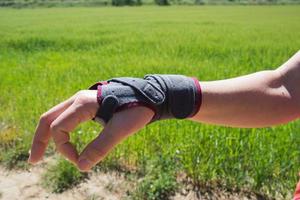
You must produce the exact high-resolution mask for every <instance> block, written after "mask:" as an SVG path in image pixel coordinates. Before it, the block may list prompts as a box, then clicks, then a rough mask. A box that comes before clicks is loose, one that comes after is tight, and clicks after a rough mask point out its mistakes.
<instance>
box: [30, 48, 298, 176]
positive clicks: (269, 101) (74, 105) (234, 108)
mask: <svg viewBox="0 0 300 200" xmlns="http://www.w3.org/2000/svg"><path fill="white" fill-rule="evenodd" d="M200 85H201V89H202V98H203V99H202V105H201V108H200V110H199V112H198V113H197V114H196V115H195V116H194V117H192V118H190V119H189V120H193V121H197V122H201V123H209V124H218V125H224V126H231V127H249V128H253V127H268V126H274V125H278V124H284V123H287V122H290V121H292V120H296V119H297V118H298V117H299V114H300V90H299V89H298V86H299V85H300V51H298V52H297V53H296V54H295V55H294V56H293V57H292V58H290V59H289V60H288V61H287V62H286V63H284V64H283V65H282V66H280V67H278V68H277V69H276V70H270V71H261V72H257V73H253V74H249V75H246V76H241V77H237V78H232V79H227V80H218V81H211V82H202V81H201V82H200ZM95 97H96V91H93V90H83V91H79V92H78V93H76V94H75V95H73V96H72V97H70V98H69V99H68V100H66V101H64V102H62V103H60V104H59V105H57V106H55V107H53V108H51V109H50V110H49V111H47V112H46V113H44V114H43V115H42V116H41V118H40V121H39V124H38V126H37V128H36V132H35V136H34V139H33V144H32V147H31V154H30V157H29V159H28V161H29V162H30V163H32V164H35V163H37V162H38V161H39V160H40V159H41V158H42V157H43V154H44V152H45V150H46V148H47V145H48V142H49V140H50V138H53V140H54V142H55V145H56V148H57V151H58V152H60V153H61V154H62V155H63V156H64V157H65V158H66V159H68V160H69V161H71V162H72V163H74V164H75V165H77V167H78V168H79V169H80V170H82V171H89V170H90V169H91V168H92V167H93V166H94V165H96V164H97V163H98V162H100V161H101V160H102V159H103V158H104V157H105V156H106V155H107V154H108V153H109V152H110V151H111V150H112V149H113V148H114V147H115V146H116V145H117V144H119V143H120V142H121V141H123V140H124V139H126V138H127V137H128V136H130V135H132V134H133V133H135V132H137V131H138V130H140V129H142V128H143V127H144V126H145V125H146V124H147V123H148V122H149V121H150V120H151V118H152V117H153V115H154V113H153V111H152V110H150V109H148V108H146V107H134V108H131V109H128V110H124V111H121V112H118V113H115V114H114V115H113V118H112V119H111V120H110V121H109V122H108V123H107V124H106V125H105V127H104V129H103V130H102V132H101V133H100V134H99V136H98V137H96V138H95V139H94V140H93V141H92V142H91V143H90V144H88V145H87V146H86V148H85V149H84V150H83V151H82V152H81V153H80V154H79V153H78V152H77V150H76V149H75V148H74V146H73V145H72V144H71V143H70V142H69V139H70V138H69V134H70V132H72V130H74V129H75V128H76V127H77V126H78V125H79V124H81V123H83V122H86V121H88V120H91V119H92V118H93V117H94V116H95V114H96V112H97V110H98V109H99V104H98V102H97V100H96V98H95Z"/></svg>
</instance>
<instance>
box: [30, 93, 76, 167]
mask: <svg viewBox="0 0 300 200" xmlns="http://www.w3.org/2000/svg"><path fill="white" fill-rule="evenodd" d="M75 96H76V95H74V96H72V97H71V98H69V99H67V100H66V101H64V102H62V103H60V104H58V105H56V106H54V107H53V108H51V109H50V110H49V111H47V112H46V113H45V114H43V115H42V116H41V118H40V121H39V123H38V125H37V128H36V131H35V134H34V138H33V142H32V146H31V150H30V156H29V159H28V162H29V163H31V164H34V163H36V162H38V161H39V160H40V159H41V158H42V157H43V155H44V152H45V150H46V148H47V145H48V142H49V139H50V136H51V134H50V124H51V123H52V122H53V121H54V120H55V119H56V118H57V117H58V116H59V115H60V114H61V113H62V112H63V111H64V110H66V109H67V108H68V107H69V106H70V105H71V104H72V103H73V102H74V99H75Z"/></svg>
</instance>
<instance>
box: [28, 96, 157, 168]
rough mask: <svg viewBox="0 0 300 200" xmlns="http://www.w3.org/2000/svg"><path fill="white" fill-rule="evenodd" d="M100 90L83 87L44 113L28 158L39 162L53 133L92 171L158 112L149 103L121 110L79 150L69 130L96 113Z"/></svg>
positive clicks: (58, 142)
mask: <svg viewBox="0 0 300 200" xmlns="http://www.w3.org/2000/svg"><path fill="white" fill-rule="evenodd" d="M96 96H97V91H96V90H83V91H79V92H78V93H76V94H75V95H73V96H72V97H71V98H69V99H67V100H66V101H64V102H62V103H60V104H58V105H56V106H55V107H53V108H51V109H50V110H49V111H47V112H46V113H44V114H43V115H42V116H41V118H40V121H39V123H38V126H37V128H36V131H35V135H34V138H33V143H32V147H31V153H30V156H29V159H28V162H29V163H31V164H35V163H37V162H38V161H39V160H40V159H41V158H42V157H43V154H44V152H45V150H46V148H47V146H48V142H49V140H50V138H51V137H52V138H53V140H54V143H55V145H56V149H57V151H58V152H60V153H61V154H62V155H63V156H64V157H65V158H67V159H68V160H69V161H70V162H72V163H73V164H75V165H77V167H78V168H79V169H80V170H82V171H89V170H90V169H91V168H92V167H93V166H94V165H96V164H97V163H98V162H100V161H101V160H102V159H103V158H104V157H105V156H106V155H107V153H109V152H110V151H111V150H112V149H113V148H114V147H115V146H116V145H117V144H119V143H120V142H121V141H122V140H124V139H125V138H127V137H128V136H130V135H131V134H133V133H135V132H137V131H138V130H140V129H141V128H143V127H144V126H145V125H146V124H147V123H148V122H149V121H150V120H151V119H152V117H153V115H154V113H153V111H152V110H151V109H149V108H146V107H142V106H139V107H134V108H130V109H126V110H124V111H120V112H117V113H115V114H114V115H113V117H112V118H111V120H110V121H109V122H108V123H107V124H106V125H105V126H104V128H103V130H102V132H101V133H100V134H99V135H98V136H97V137H96V138H95V139H94V140H93V141H92V142H91V143H89V144H88V145H87V146H86V148H85V149H84V150H83V151H82V152H81V153H80V155H79V154H78V152H77V150H76V148H75V147H74V146H73V145H72V143H70V136H69V133H70V132H71V131H73V130H74V129H75V128H76V127H77V126H78V125H79V124H80V123H83V122H86V121H88V120H91V119H93V118H94V117H95V115H96V112H97V110H98V109H99V104H98V102H97V98H96Z"/></svg>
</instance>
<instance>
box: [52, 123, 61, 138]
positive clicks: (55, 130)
mask: <svg viewBox="0 0 300 200" xmlns="http://www.w3.org/2000/svg"><path fill="white" fill-rule="evenodd" d="M58 130H59V125H58V124H57V123H52V124H51V125H50V132H51V134H52V135H56V133H57V132H58Z"/></svg>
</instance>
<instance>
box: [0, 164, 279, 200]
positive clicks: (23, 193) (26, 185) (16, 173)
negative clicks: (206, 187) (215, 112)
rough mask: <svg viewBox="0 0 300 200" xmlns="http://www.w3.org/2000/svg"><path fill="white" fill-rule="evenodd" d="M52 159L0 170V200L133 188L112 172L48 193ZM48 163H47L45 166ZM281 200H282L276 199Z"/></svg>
mask: <svg viewBox="0 0 300 200" xmlns="http://www.w3.org/2000/svg"><path fill="white" fill-rule="evenodd" d="M52 161H53V159H52V160H51V158H50V160H49V159H48V160H46V161H44V163H42V164H39V165H37V166H34V167H31V169H30V170H27V171H25V170H6V169H4V168H3V167H0V200H28V199H29V200H42V199H47V200H58V199H63V200H119V199H122V197H125V196H126V192H127V191H128V190H131V189H132V183H129V182H128V181H126V180H125V178H123V177H122V176H120V175H117V174H115V173H103V172H98V173H94V172H93V173H92V174H90V175H89V179H87V180H86V181H85V182H82V183H80V184H79V185H77V186H76V187H74V188H73V189H70V190H67V191H65V192H63V193H61V194H55V193H51V192H50V191H47V190H45V189H44V188H43V187H42V186H41V182H42V181H41V177H42V174H43V173H44V172H45V170H46V165H48V164H49V163H51V162H52ZM46 163H47V164H46ZM172 199H173V200H265V198H263V197H259V196H256V195H254V194H253V193H247V194H245V193H239V194H238V193H228V192H224V191H222V190H220V191H218V190H215V191H213V192H209V193H206V194H201V195H200V196H199V195H196V193H195V192H193V191H187V190H184V189H183V190H182V191H181V192H180V193H177V194H176V195H175V196H174V197H173V198H172ZM278 199H282V198H278Z"/></svg>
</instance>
